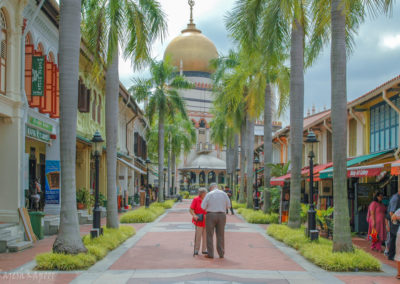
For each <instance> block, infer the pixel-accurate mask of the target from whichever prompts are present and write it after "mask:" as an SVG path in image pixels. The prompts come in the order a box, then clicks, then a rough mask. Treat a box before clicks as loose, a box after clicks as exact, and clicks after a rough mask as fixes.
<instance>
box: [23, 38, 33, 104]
mask: <svg viewBox="0 0 400 284" xmlns="http://www.w3.org/2000/svg"><path fill="white" fill-rule="evenodd" d="M32 55H33V44H27V45H25V94H26V98H27V100H28V103H29V105H30V104H31V100H32Z"/></svg>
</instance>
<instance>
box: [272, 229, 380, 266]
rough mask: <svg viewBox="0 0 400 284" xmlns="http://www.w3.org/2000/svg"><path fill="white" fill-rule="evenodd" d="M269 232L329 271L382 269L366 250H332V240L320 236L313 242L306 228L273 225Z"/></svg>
mask: <svg viewBox="0 0 400 284" xmlns="http://www.w3.org/2000/svg"><path fill="white" fill-rule="evenodd" d="M267 233H268V234H269V235H270V236H272V237H274V238H275V239H277V240H279V241H282V242H284V243H285V244H287V245H289V246H291V247H293V248H295V249H297V250H299V252H300V253H301V254H302V255H303V256H304V257H305V258H307V259H308V260H310V261H311V262H313V263H315V264H316V265H318V266H320V267H321V268H323V269H325V270H329V271H355V270H358V271H380V268H381V266H380V262H379V261H378V260H377V259H375V258H374V257H373V256H372V255H370V254H368V253H366V252H365V251H363V250H361V249H358V248H355V249H354V252H332V241H331V240H328V239H324V238H320V239H319V240H318V241H314V242H311V241H310V240H309V239H308V238H307V237H306V236H305V235H304V228H301V229H297V230H296V229H291V228H289V227H287V226H286V225H271V226H269V227H268V229H267Z"/></svg>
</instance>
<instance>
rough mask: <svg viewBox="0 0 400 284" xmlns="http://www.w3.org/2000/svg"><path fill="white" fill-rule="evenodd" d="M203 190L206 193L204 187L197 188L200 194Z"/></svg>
mask: <svg viewBox="0 0 400 284" xmlns="http://www.w3.org/2000/svg"><path fill="white" fill-rule="evenodd" d="M203 192H204V193H207V189H206V188H205V187H200V188H199V195H200V194H202V193H203Z"/></svg>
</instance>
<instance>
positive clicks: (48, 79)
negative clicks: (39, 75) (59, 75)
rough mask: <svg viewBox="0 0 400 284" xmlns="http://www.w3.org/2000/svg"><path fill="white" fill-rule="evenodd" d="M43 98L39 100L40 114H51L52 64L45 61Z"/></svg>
mask: <svg viewBox="0 0 400 284" xmlns="http://www.w3.org/2000/svg"><path fill="white" fill-rule="evenodd" d="M44 85H45V89H44V96H43V97H42V98H41V100H40V108H39V110H40V112H42V113H51V107H52V100H53V94H52V90H53V86H52V85H53V63H52V62H49V61H47V58H46V60H45V76H44Z"/></svg>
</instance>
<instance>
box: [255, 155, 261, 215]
mask: <svg viewBox="0 0 400 284" xmlns="http://www.w3.org/2000/svg"><path fill="white" fill-rule="evenodd" d="M259 164H260V161H259V160H258V157H255V159H254V165H255V172H256V186H255V193H256V194H255V195H256V196H255V197H254V209H255V210H258V209H260V208H259V204H258V177H257V172H258V165H259Z"/></svg>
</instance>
